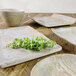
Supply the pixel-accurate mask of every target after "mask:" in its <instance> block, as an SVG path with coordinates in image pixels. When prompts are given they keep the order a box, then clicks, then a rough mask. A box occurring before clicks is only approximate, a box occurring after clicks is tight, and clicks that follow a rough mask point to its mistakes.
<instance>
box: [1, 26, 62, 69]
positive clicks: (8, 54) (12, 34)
mask: <svg viewBox="0 0 76 76" xmlns="http://www.w3.org/2000/svg"><path fill="white" fill-rule="evenodd" d="M37 36H42V37H44V38H46V39H48V38H47V37H46V36H44V35H43V34H41V33H39V32H38V31H36V30H35V29H33V28H32V27H30V26H24V27H16V28H10V29H1V30H0V67H2V68H5V67H9V66H13V65H16V64H19V63H22V62H26V61H29V60H32V59H35V58H39V57H42V56H45V55H49V54H52V53H55V52H59V51H61V49H62V47H61V46H60V45H58V44H57V45H55V46H54V47H53V48H47V49H43V51H41V52H37V51H31V50H26V49H12V48H6V45H7V44H9V43H11V42H12V41H13V39H14V38H24V37H29V38H33V37H37Z"/></svg>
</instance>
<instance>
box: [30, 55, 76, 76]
mask: <svg viewBox="0 0 76 76" xmlns="http://www.w3.org/2000/svg"><path fill="white" fill-rule="evenodd" d="M30 76H76V55H73V54H60V55H54V56H50V57H48V58H45V59H43V60H41V61H40V62H38V63H37V64H36V65H35V66H34V67H33V69H32V71H31V75H30Z"/></svg>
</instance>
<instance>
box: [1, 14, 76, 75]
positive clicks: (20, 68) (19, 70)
mask: <svg viewBox="0 0 76 76" xmlns="http://www.w3.org/2000/svg"><path fill="white" fill-rule="evenodd" d="M29 15H31V16H44V15H50V14H29ZM66 15H69V16H72V17H75V18H76V14H66ZM27 16H28V14H25V16H24V18H23V21H22V23H23V24H24V25H25V26H27V25H29V26H32V27H33V28H35V29H36V30H38V31H39V32H41V33H43V34H44V35H45V36H47V37H48V38H50V39H51V37H52V36H53V32H52V31H51V28H46V27H43V26H41V25H39V24H37V23H35V22H33V21H32V20H29V18H28V17H27ZM27 20H28V21H27ZM74 25H75V24H74ZM63 49H64V48H63ZM65 51H67V50H62V52H59V53H64V52H65ZM59 53H58V54H59ZM52 55H54V54H52ZM49 56H50V55H49ZM46 57H48V56H46ZM43 58H45V57H42V58H38V59H35V60H32V61H28V62H25V63H22V64H19V65H16V66H13V67H10V68H6V69H0V76H30V72H31V69H32V68H33V66H34V65H35V64H36V63H37V62H38V61H40V60H41V59H43Z"/></svg>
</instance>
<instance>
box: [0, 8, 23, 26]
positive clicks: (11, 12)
mask: <svg viewBox="0 0 76 76" xmlns="http://www.w3.org/2000/svg"><path fill="white" fill-rule="evenodd" d="M0 12H2V14H3V16H4V18H5V20H6V22H7V24H8V26H20V25H21V21H22V18H23V16H24V11H22V10H15V9H3V10H0Z"/></svg>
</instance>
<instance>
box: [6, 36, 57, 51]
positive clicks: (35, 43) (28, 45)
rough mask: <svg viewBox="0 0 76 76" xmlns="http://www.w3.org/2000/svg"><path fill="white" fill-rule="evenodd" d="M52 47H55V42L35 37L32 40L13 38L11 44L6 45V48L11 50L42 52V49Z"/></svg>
mask: <svg viewBox="0 0 76 76" xmlns="http://www.w3.org/2000/svg"><path fill="white" fill-rule="evenodd" d="M54 45H56V42H55V41H53V40H47V39H45V38H43V37H36V38H32V39H30V38H28V37H27V38H24V39H18V38H15V39H14V40H13V42H12V43H10V44H8V45H7V47H12V48H13V49H16V48H25V49H27V50H36V51H42V49H43V48H47V47H49V48H53V47H54Z"/></svg>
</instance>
